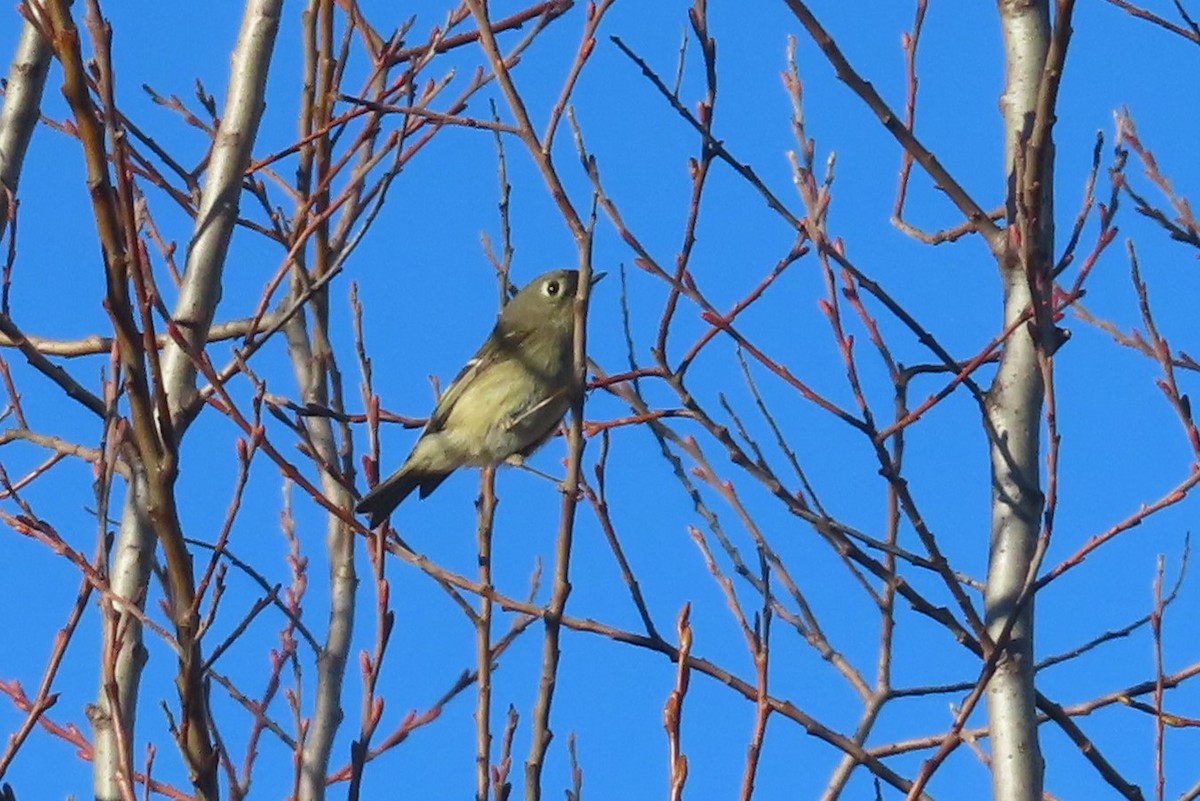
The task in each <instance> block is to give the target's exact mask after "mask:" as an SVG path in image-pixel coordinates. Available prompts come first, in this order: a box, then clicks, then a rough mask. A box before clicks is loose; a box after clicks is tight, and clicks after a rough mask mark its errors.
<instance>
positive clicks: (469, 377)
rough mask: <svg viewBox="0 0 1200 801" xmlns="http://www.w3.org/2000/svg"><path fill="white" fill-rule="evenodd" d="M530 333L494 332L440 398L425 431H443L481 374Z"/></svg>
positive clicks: (512, 349)
mask: <svg viewBox="0 0 1200 801" xmlns="http://www.w3.org/2000/svg"><path fill="white" fill-rule="evenodd" d="M527 333H528V332H525V331H507V332H505V333H504V334H499V335H498V334H497V333H495V332H493V334H492V336H490V337H488V339H487V341H486V342H484V343H483V346H482V347H481V348H480V349H479V352H478V353H476V354H475V355H474V357H472V358H471V360H470V361H469V362H467V363H466V364H465V365H463V368H462V370H460V371H459V373H458V375H457V376H455V377H454V380H453V381H452V382H450V386H449V387H447V388H446V391H445V392H443V393H442V397H440V398H438V402H437V406H435V407H434V408H433V413H432V414H431V415H429V423H428V424H427V425H426V426H425V431H426V432H427V433H428V432H433V431H441V430H442V426H444V425H445V424H446V420H447V419H448V418H449V417H450V411H451V410H452V409H453V408H454V404H455V403H457V402H458V399H459V398H460V397H462V394H463V392H465V391H466V389H467V388H468V387H470V386H471V384H473V383H474V382H475V379H476V378H478V377H479V375H480V373H482V372H483V371H484V370H486V369H487V368H488V366H490V365H491V364H493V363H494V362H495V361H496V360H497V359H500V358H502V357H504V356H506V355H508V354H511V353H513V351H514V350H515V349H516V348H517V347H518V346H519V345H520V343H521V341H522V340H524V339H525V337H526V335H527Z"/></svg>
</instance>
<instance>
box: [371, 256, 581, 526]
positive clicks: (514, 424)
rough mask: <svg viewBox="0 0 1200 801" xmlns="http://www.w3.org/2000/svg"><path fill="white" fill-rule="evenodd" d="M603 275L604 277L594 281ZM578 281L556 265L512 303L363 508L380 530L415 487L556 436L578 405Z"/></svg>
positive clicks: (524, 451) (427, 488)
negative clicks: (574, 396) (575, 353)
mask: <svg viewBox="0 0 1200 801" xmlns="http://www.w3.org/2000/svg"><path fill="white" fill-rule="evenodd" d="M603 277H604V273H598V274H596V275H595V276H593V278H592V283H593V284H594V283H596V281H599V280H600V279H601V278H603ZM578 286H579V273H578V272H577V271H576V270H555V271H553V272H549V273H546V274H545V275H541V276H538V277H537V278H535V279H534V280H533V281H532V282H530V283H529V284H528V285H527V286H526V287H525V288H524V289H522V290H521V291H520V292H518V293H517V295H516V297H514V298H513V299H512V300H510V301H509V302H508V304H506V305H505V307H504V310H503V311H502V312H501V313H500V318H499V319H498V320H497V321H496V327H495V328H494V329H493V330H492V334H491V336H489V337H488V338H487V341H486V342H484V343H483V347H481V348H480V349H479V352H478V353H476V354H475V357H474V358H473V359H471V361H469V362H467V364H466V366H465V367H463V369H462V372H460V373H459V374H458V377H457V378H455V379H454V382H453V383H451V384H450V386H449V387H448V388H447V389H446V391H445V393H444V394H443V395H442V397H441V398H440V399H439V400H438V402H437V406H436V407H434V410H433V414H432V415H430V417H429V422H428V423H427V424H426V425H425V430H424V431H422V432H421V436H420V438H419V439H417V444H416V445H415V446H414V447H413V449H412V453H410V454H409V455H408V459H406V460H405V462H404V464H403V465H402V466H401V467H400V469H399V470H397V471H396V472H395V473H392V475H390V476H388V478H387V479H385V480H384V481H382V482H380V483H379V484H378V485H376V487H375V488H374V489H373V490H371V491H370V492H368V493H367V494H366V495H365V496H364V497H363V499H362V500H361V501H359V502H358V506H357V507H355V509H356V511H359V512H362V513H364V514H366V515H369V516H370V520H371V527H372V528H374V527H375V526H378V525H379V524H380V523H382V522H383V521H384V519H385V518H387V516H388V515H389V514H391V513H392V510H393V509H395V508H396V507H397V506H398V505H399V504H400V502H401V501H403V500H404V499H405V498H407V497H408V496H409V495H410V494H411V493H412V491H413V490H415V489H420V495H421V497H422V498H424V497H426V496H428V495H429V493H431V492H433V491H434V490H435V489H437V487H438V485H439V484H441V483H442V482H443V481H445V480H446V477H447V476H449V475H450V474H451V473H453V472H454V471H455V470H457V469H458V468H460V467H485V466H489V465H498V464H500V463H501V462H504V461H506V460H514V459H513V457H520V458H524V457H526V456H529V455H530V454H531V453H533V452H534V451H535V450H537V449H538V448H539V447H540V446H541V445H542V444H543V443H544V442H545V441H546V440H548V439H549V438H550V436H551V435H552V434H553V433H554V431H555V429H556V428H557V427H558V424H559V421H561V420H562V418H563V415H565V414H566V413H567V410H568V409H570V408H571V401H572V392H571V387H572V384H573V383H574V381H573V376H572V372H573V350H574V348H573V343H574V339H575V309H574V301H575V291H576V289H577V288H578ZM514 461H515V460H514Z"/></svg>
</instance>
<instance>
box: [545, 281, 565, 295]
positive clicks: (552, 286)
mask: <svg viewBox="0 0 1200 801" xmlns="http://www.w3.org/2000/svg"><path fill="white" fill-rule="evenodd" d="M561 289H562V286H561V285H560V284H559V283H558V281H547V282H546V294H547V295H548V296H550V297H555V296H556V295H558V293H559V290H561Z"/></svg>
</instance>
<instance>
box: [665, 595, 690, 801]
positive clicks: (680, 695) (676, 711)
mask: <svg viewBox="0 0 1200 801" xmlns="http://www.w3.org/2000/svg"><path fill="white" fill-rule="evenodd" d="M691 611H692V606H691V604H684V606H683V609H681V610H679V619H678V620H677V621H676V622H675V628H676V631H677V632H678V634H679V656H678V658H677V659H676V660H675V664H676V673H675V689H674V690H672V691H671V694H670V695H669V696H668V697H667V704H666V707H665V708H664V709H663V728H665V729H666V730H667V745H668V748H669V759H670V761H669V763H668V765H667V769H668V771H669V772H670V785H669V787H670V795H669V796H668V797H669V798H670V799H671V801H680V799H682V798H683V787H684V785H685V784H686V783H687V775H688V760H687V757H686V756H685V755H684V753H683V747H682V745H681V744H680V740H681V737H680V732H679V729H680V723H681V722H682V718H683V699H684V698H685V697H686V696H687V691H688V681H689V680H690V678H691V671H690V670H689V669H688V659H689V658H690V657H691V653H692V625H691V623H690V622H689V620H688V618H689V617H690V616H691Z"/></svg>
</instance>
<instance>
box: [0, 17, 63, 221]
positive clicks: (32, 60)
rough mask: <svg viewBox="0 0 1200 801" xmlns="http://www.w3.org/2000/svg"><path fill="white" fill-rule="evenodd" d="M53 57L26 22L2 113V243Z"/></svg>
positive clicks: (0, 116) (0, 139)
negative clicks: (51, 57) (10, 206)
mask: <svg viewBox="0 0 1200 801" xmlns="http://www.w3.org/2000/svg"><path fill="white" fill-rule="evenodd" d="M50 55H51V51H50V44H49V43H48V42H47V41H46V39H45V37H44V36H42V34H41V33H40V32H39V31H38V29H37V26H36V25H34V24H33V22H32V21H31V20H25V24H24V27H22V29H21V39H20V41H19V42H18V43H17V52H16V54H15V55H14V56H13V60H12V65H11V66H10V67H9V71H8V83H7V84H5V88H4V107H3V110H0V239H3V238H4V230H5V226H6V225H7V223H8V215H9V204H10V202H11V201H12V200H13V199H14V198H15V197H16V194H17V185H18V184H19V183H20V182H21V166H22V164H24V162H25V150H26V148H28V147H29V140H30V139H31V138H32V137H33V129H34V128H35V127H37V122H38V108H39V107H40V106H41V103H42V91H43V90H44V89H45V87H46V73H47V72H49V70H50Z"/></svg>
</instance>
